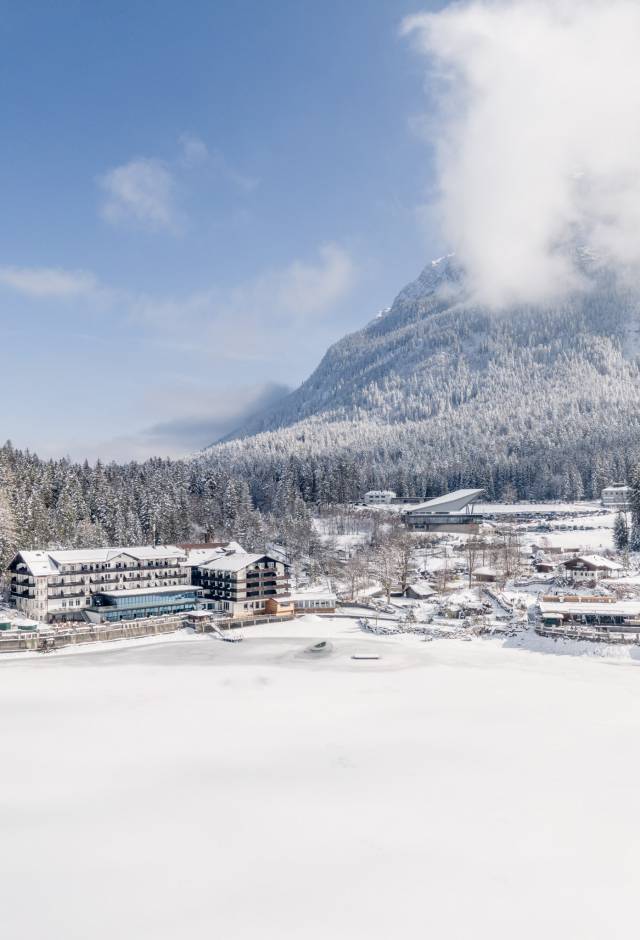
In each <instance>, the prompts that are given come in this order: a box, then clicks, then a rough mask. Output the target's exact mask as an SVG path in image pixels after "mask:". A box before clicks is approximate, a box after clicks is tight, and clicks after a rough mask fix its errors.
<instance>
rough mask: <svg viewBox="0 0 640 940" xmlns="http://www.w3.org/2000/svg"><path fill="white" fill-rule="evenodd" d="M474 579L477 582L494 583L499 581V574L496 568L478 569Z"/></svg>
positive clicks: (474, 573)
mask: <svg viewBox="0 0 640 940" xmlns="http://www.w3.org/2000/svg"><path fill="white" fill-rule="evenodd" d="M473 577H474V578H475V579H476V581H482V582H485V583H492V582H494V581H497V580H498V572H497V571H496V569H495V568H476V569H475V571H474V572H473Z"/></svg>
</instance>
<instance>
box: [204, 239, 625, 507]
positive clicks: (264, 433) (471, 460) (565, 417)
mask: <svg viewBox="0 0 640 940" xmlns="http://www.w3.org/2000/svg"><path fill="white" fill-rule="evenodd" d="M583 265H584V266H586V267H588V270H587V271H586V273H587V274H588V277H589V283H590V287H589V288H588V289H587V288H585V289H584V290H582V291H580V292H576V293H575V294H573V295H572V296H570V297H569V298H567V299H565V300H564V301H562V302H561V303H558V304H555V305H553V306H550V307H546V308H545V307H540V306H535V307H534V306H529V307H527V306H519V307H513V308H511V309H509V310H506V311H502V312H500V313H494V312H491V311H489V310H487V309H484V308H482V307H480V306H477V305H476V304H474V303H473V302H472V301H471V300H470V299H469V297H468V296H467V294H466V289H465V283H464V278H463V276H462V274H461V272H460V270H459V268H458V266H457V264H456V259H455V258H453V257H446V258H443V259H440V260H439V261H437V262H432V263H431V264H430V265H428V266H427V268H426V269H425V270H424V271H423V272H422V274H421V275H420V277H419V278H418V279H417V280H416V281H414V282H413V283H412V284H410V285H409V286H408V287H406V288H405V289H404V290H403V291H402V292H401V293H400V294H399V295H398V297H397V298H396V300H395V302H394V303H393V305H392V307H391V308H390V309H389V310H388V311H387V312H385V313H384V314H383V315H381V316H378V317H376V319H375V320H373V321H372V322H370V323H369V324H368V325H367V326H365V327H364V328H363V329H362V330H360V331H358V332H356V333H353V334H351V335H349V336H346V337H345V338H344V339H342V340H340V341H339V342H338V343H336V344H335V345H334V346H332V347H331V348H330V349H329V350H328V352H327V353H326V355H325V356H324V358H323V359H322V361H321V363H320V364H319V366H318V368H317V369H316V370H315V372H314V373H313V374H312V375H311V376H310V377H309V379H307V381H306V382H304V383H303V385H302V386H301V387H300V388H299V389H297V390H296V391H295V392H293V393H292V394H291V395H289V396H287V397H286V398H285V399H284V400H282V401H281V402H280V403H278V404H277V405H276V406H274V407H273V408H271V409H270V410H268V411H266V412H264V413H262V414H260V415H257V416H256V417H255V418H253V419H252V420H251V421H250V422H248V424H247V425H246V426H245V427H244V428H242V429H241V430H240V431H239V432H238V433H237V434H236V435H234V436H233V438H234V439H233V440H230V441H229V442H228V443H225V444H222V445H217V446H216V447H215V448H213V449H212V450H211V451H209V453H210V454H211V455H212V456H214V454H216V455H217V457H218V458H219V459H225V460H226V459H231V460H232V461H235V460H237V459H241V460H242V461H243V463H245V462H247V461H248V462H249V463H250V464H252V465H255V466H256V470H257V471H259V465H260V464H261V463H263V462H264V460H265V459H269V460H271V459H280V460H282V459H286V458H287V456H291V457H292V458H295V460H296V461H307V462H309V461H310V460H311V462H312V463H313V461H318V460H319V461H323V460H325V459H330V458H333V457H335V456H336V455H337V454H338V453H340V454H342V456H343V457H345V458H349V459H356V460H358V459H359V457H360V455H362V458H363V460H362V462H361V463H360V464H359V472H358V477H359V479H358V485H368V484H371V485H374V484H377V483H380V484H382V483H384V484H389V485H395V486H397V487H399V488H400V489H402V488H403V487H408V488H411V489H418V490H419V491H423V490H424V489H428V488H430V487H431V486H433V487H438V488H440V487H442V486H445V485H450V484H453V483H457V482H459V481H461V480H464V481H468V482H476V483H485V484H486V485H488V486H490V487H491V488H492V490H493V492H495V491H496V488H498V487H499V486H501V485H504V483H505V482H513V483H515V485H516V486H517V487H518V489H519V490H520V492H521V493H522V495H536V492H534V491H535V489H536V487H537V488H538V489H539V490H540V495H543V496H544V495H556V494H555V492H554V491H556V490H558V488H564V489H565V490H566V489H567V488H569V489H570V490H572V492H568V493H567V495H580V493H581V490H586V491H589V490H590V488H591V478H592V476H593V474H594V472H595V473H597V475H598V477H599V478H606V477H609V476H623V475H625V474H626V473H627V472H628V470H629V465H630V463H632V462H633V461H635V459H636V457H637V455H638V451H639V450H640V381H639V379H640V369H639V362H638V359H637V354H636V351H637V349H638V337H639V332H638V331H639V329H640V290H634V289H632V288H630V287H628V286H623V285H622V284H621V283H619V282H618V281H617V280H616V278H615V277H614V276H613V275H612V274H611V273H610V272H607V271H604V270H598V269H597V267H595V266H594V264H593V262H592V261H591V259H589V258H588V257H585V258H584V259H583ZM276 453H277V454H279V457H278V458H276V456H275V455H276ZM241 455H242V457H241ZM268 455H270V456H268ZM356 455H358V456H356ZM578 477H579V478H580V479H578Z"/></svg>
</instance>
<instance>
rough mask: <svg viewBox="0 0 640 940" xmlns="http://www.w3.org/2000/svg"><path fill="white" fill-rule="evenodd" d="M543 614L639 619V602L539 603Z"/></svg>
mask: <svg viewBox="0 0 640 940" xmlns="http://www.w3.org/2000/svg"><path fill="white" fill-rule="evenodd" d="M539 607H540V611H541V612H542V613H543V614H576V613H579V614H603V615H606V616H608V617H610V616H623V617H639V616H640V601H614V602H613V603H602V601H600V602H598V601H596V600H594V601H593V602H589V601H540V603H539Z"/></svg>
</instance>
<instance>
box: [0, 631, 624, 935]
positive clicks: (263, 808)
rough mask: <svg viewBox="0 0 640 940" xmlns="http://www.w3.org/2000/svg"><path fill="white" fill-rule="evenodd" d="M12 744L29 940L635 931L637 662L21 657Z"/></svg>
mask: <svg viewBox="0 0 640 940" xmlns="http://www.w3.org/2000/svg"><path fill="white" fill-rule="evenodd" d="M322 638H330V640H331V644H332V648H331V650H330V652H329V653H327V654H326V655H324V656H320V657H319V658H318V656H317V654H311V653H306V652H305V649H306V648H307V647H308V645H309V644H310V643H312V642H314V641H316V640H319V639H322ZM549 648H551V644H550V645H549ZM354 654H355V655H358V654H365V655H378V656H380V659H378V660H368V661H367V660H353V659H352V658H351V656H352V655H354ZM0 726H1V729H0V755H1V762H2V767H3V781H2V799H1V800H0V824H1V829H2V853H1V856H0V857H1V859H2V861H1V863H0V886H1V887H0V892H1V895H2V924H3V935H4V936H6V937H11V938H12V940H40V938H46V940H63V938H64V940H80V938H82V940H86V938H91V940H103V938H104V940H106V938H109V940H112V938H113V937H121V938H125V940H129V938H131V940H143V938H144V940H146V938H149V940H150V938H153V940H169V938H171V940H176V938H185V940H200V938H207V940H210V938H211V937H225V938H233V940H237V938H252V940H253V938H258V937H260V938H270V940H271V938H273V940H276V938H277V940H282V938H296V940H301V938H302V940H306V938H313V940H316V938H317V940H320V938H322V940H326V938H334V940H335V938H340V940H341V938H345V940H346V938H349V940H353V938H360V937H362V938H367V940H369V938H384V940H389V938H393V937H403V938H413V937H415V938H424V937H437V938H438V940H443V938H444V940H449V938H451V940H453V938H455V940H459V938H471V937H473V938H491V940H495V938H509V940H512V938H514V937H518V938H534V937H535V938H539V937H540V936H544V937H547V938H556V937H557V938H567V937H580V938H581V940H588V938H598V940H602V938H611V937H616V938H621V937H633V936H635V935H636V934H637V927H636V922H637V904H636V886H637V873H638V869H639V866H640V818H639V816H638V812H637V781H638V776H639V772H640V753H639V751H638V746H637V742H638V740H639V739H640V671H639V669H638V664H637V663H636V661H635V660H634V659H633V654H629V653H628V652H625V654H624V657H622V656H620V658H619V659H617V660H616V659H614V658H612V659H611V660H604V659H598V658H595V657H593V656H590V657H588V656H568V655H564V656H554V655H549V654H548V653H542V652H531V651H529V650H527V649H522V648H504V647H502V646H500V645H499V643H497V642H495V641H487V640H473V641H471V642H469V643H464V642H461V641H448V640H445V641H436V642H432V643H423V642H421V641H420V640H419V639H417V638H416V637H413V636H405V637H398V638H396V637H373V636H370V635H365V634H363V633H362V632H360V631H359V629H358V628H357V626H356V624H355V623H354V622H353V621H349V620H338V619H335V620H322V621H321V620H320V619H319V618H315V617H307V618H304V619H303V620H300V621H297V622H296V623H293V624H286V625H283V624H272V625H269V626H265V627H260V628H248V629H246V630H245V631H244V641H243V642H242V643H238V644H226V643H223V642H220V641H219V640H215V639H212V638H210V637H208V636H204V637H202V636H198V637H196V636H188V635H182V636H179V637H177V638H176V639H174V640H173V641H163V642H159V643H153V644H150V643H144V644H133V645H131V644H129V645H127V644H120V645H118V646H117V647H113V648H108V649H106V650H100V651H98V650H94V649H92V650H88V651H83V652H78V651H74V652H73V653H70V654H63V655H59V654H51V655H48V656H42V655H39V656H31V657H24V656H23V657H14V658H12V659H7V660H3V661H2V662H0Z"/></svg>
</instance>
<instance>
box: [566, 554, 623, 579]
mask: <svg viewBox="0 0 640 940" xmlns="http://www.w3.org/2000/svg"><path fill="white" fill-rule="evenodd" d="M622 571H623V567H622V565H621V564H619V563H618V562H617V561H610V560H609V559H608V558H605V557H604V556H603V555H576V556H575V557H574V558H567V559H564V560H563V561H562V562H561V563H560V564H559V566H558V573H559V574H562V575H563V576H564V577H565V578H567V580H569V581H575V582H576V583H582V584H585V583H586V584H595V583H596V582H597V581H599V580H600V579H601V578H618V577H620V573H621V572H622Z"/></svg>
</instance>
